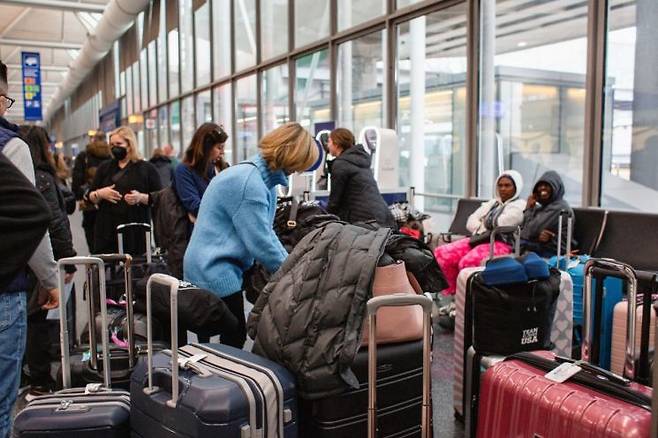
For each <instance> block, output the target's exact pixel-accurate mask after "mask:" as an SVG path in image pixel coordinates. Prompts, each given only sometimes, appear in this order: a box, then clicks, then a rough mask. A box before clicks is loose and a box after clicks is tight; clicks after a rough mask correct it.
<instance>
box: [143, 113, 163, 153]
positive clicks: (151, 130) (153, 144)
mask: <svg viewBox="0 0 658 438" xmlns="http://www.w3.org/2000/svg"><path fill="white" fill-rule="evenodd" d="M145 117H146V121H145V123H144V131H145V140H146V153H145V155H146V156H145V157H144V158H149V157H151V155H152V154H153V149H155V148H157V147H159V146H160V145H159V144H158V110H157V109H152V110H150V111H149V112H148V113H147V114H146V115H145Z"/></svg>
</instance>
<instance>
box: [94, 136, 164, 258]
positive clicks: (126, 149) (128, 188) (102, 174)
mask: <svg viewBox="0 0 658 438" xmlns="http://www.w3.org/2000/svg"><path fill="white" fill-rule="evenodd" d="M110 145H111V146H112V149H111V151H112V156H113V157H114V159H112V160H110V161H105V162H104V163H102V164H101V165H100V166H99V167H98V170H97V171H96V175H95V177H94V181H93V182H92V184H91V187H90V190H89V192H88V193H87V196H86V197H85V199H86V200H88V201H90V202H92V203H94V204H95V205H97V206H98V216H97V217H96V225H95V228H94V251H95V252H97V253H116V252H117V250H118V248H117V247H118V245H117V232H116V228H117V226H118V225H121V224H126V223H130V222H140V223H147V224H148V223H150V222H151V213H150V204H151V200H150V196H149V193H151V192H156V191H158V190H161V189H162V184H161V182H160V175H159V174H158V171H157V170H156V168H155V167H154V166H153V165H152V164H151V163H149V162H148V161H144V160H143V159H141V158H140V157H139V153H138V151H137V138H136V137H135V133H134V132H133V130H132V129H130V128H129V127H126V126H122V127H120V128H118V129H116V130H114V131H112V132H111V133H110ZM124 244H125V247H124V251H125V252H126V253H128V254H132V255H141V254H143V253H144V248H145V241H144V235H143V234H140V235H135V236H133V238H131V239H126V240H125V241H124Z"/></svg>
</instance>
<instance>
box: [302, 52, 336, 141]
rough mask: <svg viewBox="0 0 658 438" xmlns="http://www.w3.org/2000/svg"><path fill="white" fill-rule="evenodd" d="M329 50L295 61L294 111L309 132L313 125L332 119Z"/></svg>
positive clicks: (312, 129)
mask: <svg viewBox="0 0 658 438" xmlns="http://www.w3.org/2000/svg"><path fill="white" fill-rule="evenodd" d="M330 83H331V72H330V70H329V51H328V50H326V49H325V50H320V51H318V52H315V53H312V54H310V55H306V56H303V57H301V58H298V59H297V60H295V89H294V90H293V93H294V99H295V114H296V117H297V121H298V122H299V123H300V124H301V125H302V126H303V127H305V128H306V129H308V130H310V131H311V133H312V134H314V133H315V129H314V128H313V125H314V124H315V123H318V122H328V121H330V120H332V119H331V109H330V106H329V105H330V103H331V96H330V93H331V86H330Z"/></svg>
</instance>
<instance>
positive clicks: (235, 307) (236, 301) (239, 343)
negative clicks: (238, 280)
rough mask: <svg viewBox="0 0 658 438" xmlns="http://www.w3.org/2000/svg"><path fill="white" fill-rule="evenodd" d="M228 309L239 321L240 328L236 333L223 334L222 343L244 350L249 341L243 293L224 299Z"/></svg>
mask: <svg viewBox="0 0 658 438" xmlns="http://www.w3.org/2000/svg"><path fill="white" fill-rule="evenodd" d="M222 301H224V303H225V304H226V307H228V309H229V310H230V311H231V313H232V314H233V315H235V317H236V319H237V320H238V328H237V330H236V331H235V332H234V333H228V334H222V335H221V338H220V342H221V343H222V344H224V345H230V346H231V347H235V348H242V347H243V346H244V342H245V341H246V340H247V324H246V321H245V320H244V297H243V294H242V291H240V292H237V293H234V294H232V295H229V296H228V297H224V298H222Z"/></svg>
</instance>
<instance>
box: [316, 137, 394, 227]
mask: <svg viewBox="0 0 658 438" xmlns="http://www.w3.org/2000/svg"><path fill="white" fill-rule="evenodd" d="M370 162H371V157H370V155H368V153H367V152H366V151H365V150H364V149H363V146H361V145H355V146H352V147H351V148H349V149H346V150H345V151H343V153H341V154H340V156H339V157H338V158H336V159H335V160H334V161H333V164H332V166H331V192H330V194H329V205H328V207H327V210H328V211H329V213H332V214H335V215H337V216H338V217H340V218H341V220H344V221H345V222H349V223H355V222H368V221H370V220H375V221H377V223H378V224H379V225H381V226H383V227H389V228H393V229H397V225H396V223H395V219H394V218H393V215H392V214H391V212H390V210H389V209H388V206H387V205H386V201H384V198H383V197H382V195H381V193H379V189H378V188H377V182H376V181H375V178H374V177H373V174H372V170H371V169H370Z"/></svg>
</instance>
